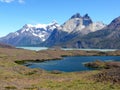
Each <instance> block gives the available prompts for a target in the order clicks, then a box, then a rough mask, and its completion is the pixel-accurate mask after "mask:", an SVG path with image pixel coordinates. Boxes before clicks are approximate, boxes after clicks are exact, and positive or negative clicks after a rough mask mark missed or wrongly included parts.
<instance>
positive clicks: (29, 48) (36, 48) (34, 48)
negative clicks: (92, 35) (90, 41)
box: [17, 47, 117, 52]
mask: <svg viewBox="0 0 120 90" xmlns="http://www.w3.org/2000/svg"><path fill="white" fill-rule="evenodd" d="M17 48H23V49H27V50H35V51H39V50H47V49H49V48H48V47H17ZM61 49H62V50H85V51H104V52H106V51H115V50H117V49H77V48H61Z"/></svg>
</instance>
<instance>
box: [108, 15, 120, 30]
mask: <svg viewBox="0 0 120 90" xmlns="http://www.w3.org/2000/svg"><path fill="white" fill-rule="evenodd" d="M108 28H109V29H116V30H120V16H119V17H117V18H115V19H114V20H113V21H112V22H111V23H110V24H109V25H108Z"/></svg>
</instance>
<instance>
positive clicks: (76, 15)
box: [71, 13, 81, 19]
mask: <svg viewBox="0 0 120 90" xmlns="http://www.w3.org/2000/svg"><path fill="white" fill-rule="evenodd" d="M74 18H81V15H80V13H76V14H74V15H73V16H72V17H71V19H74Z"/></svg>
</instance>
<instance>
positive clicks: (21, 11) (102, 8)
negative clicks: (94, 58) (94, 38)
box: [0, 0, 120, 37]
mask: <svg viewBox="0 0 120 90" xmlns="http://www.w3.org/2000/svg"><path fill="white" fill-rule="evenodd" d="M77 12H79V13H80V14H81V15H82V16H83V15H84V14H86V13H88V14H89V16H90V17H91V18H92V20H93V21H102V22H104V23H106V24H109V23H110V22H111V21H112V20H113V19H114V18H116V17H118V16H120V0H0V37H1V36H4V35H6V34H8V33H10V32H14V31H17V30H18V29H20V28H21V27H22V26H23V25H24V24H38V23H43V24H48V23H50V22H52V21H54V20H56V21H57V22H58V23H59V24H63V23H64V22H65V21H66V20H68V19H69V18H70V17H71V16H72V15H73V14H75V13H77Z"/></svg>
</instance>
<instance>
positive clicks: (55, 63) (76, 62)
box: [25, 56, 120, 72]
mask: <svg viewBox="0 0 120 90" xmlns="http://www.w3.org/2000/svg"><path fill="white" fill-rule="evenodd" d="M95 60H102V61H120V56H75V57H64V58H63V59H62V60H52V61H45V62H37V63H35V62H27V63H26V64H25V65H26V66H27V67H29V68H41V69H44V70H47V71H52V70H59V71H63V72H76V71H88V70H94V69H93V68H88V67H85V66H84V63H86V62H92V61H95Z"/></svg>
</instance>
